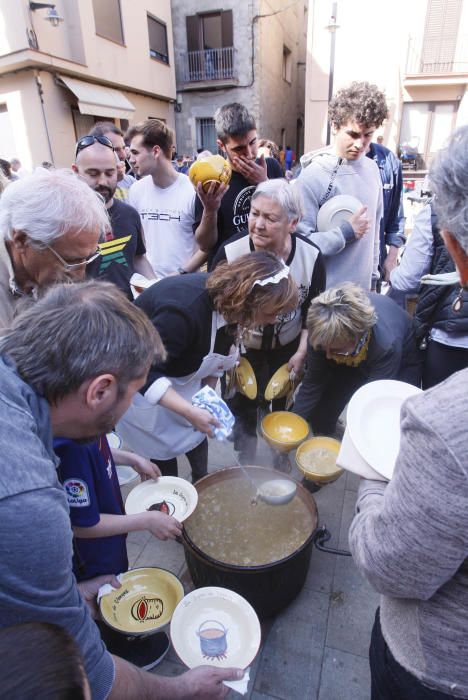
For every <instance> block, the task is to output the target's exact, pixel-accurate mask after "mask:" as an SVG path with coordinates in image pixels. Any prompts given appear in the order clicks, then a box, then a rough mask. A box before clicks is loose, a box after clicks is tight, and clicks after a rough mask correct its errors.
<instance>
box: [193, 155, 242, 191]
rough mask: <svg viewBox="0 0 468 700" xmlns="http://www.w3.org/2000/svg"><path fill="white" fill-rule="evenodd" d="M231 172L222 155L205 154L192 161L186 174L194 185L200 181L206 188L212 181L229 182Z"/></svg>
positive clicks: (205, 188)
mask: <svg viewBox="0 0 468 700" xmlns="http://www.w3.org/2000/svg"><path fill="white" fill-rule="evenodd" d="M231 173H232V171H231V166H230V165H229V163H228V161H227V160H225V158H223V156H207V157H206V158H202V159H201V160H196V161H195V163H192V165H191V166H190V170H189V172H188V176H189V178H190V180H191V182H192V185H193V186H194V187H196V186H197V185H198V183H199V182H201V183H202V185H203V189H204V190H207V189H208V187H209V186H210V184H211V183H212V182H224V183H225V184H226V185H227V184H229V181H230V180H231Z"/></svg>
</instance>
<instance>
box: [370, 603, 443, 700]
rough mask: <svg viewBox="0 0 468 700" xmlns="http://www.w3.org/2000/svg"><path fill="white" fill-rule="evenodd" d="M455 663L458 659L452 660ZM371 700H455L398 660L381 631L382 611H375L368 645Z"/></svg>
mask: <svg viewBox="0 0 468 700" xmlns="http://www.w3.org/2000/svg"><path fill="white" fill-rule="evenodd" d="M453 661H454V663H456V659H454V660H453ZM369 662H370V669H371V700H455V696H454V695H446V693H442V692H440V691H438V690H431V688H428V687H427V686H425V685H423V684H422V683H421V681H419V680H418V679H417V678H416V676H413V674H412V673H409V672H408V671H406V670H405V669H404V668H403V666H400V664H399V663H398V662H397V661H395V659H394V658H393V656H392V653H391V651H390V649H389V648H388V646H387V643H386V641H385V639H384V637H383V634H382V628H381V626H380V612H379V610H377V612H376V614H375V622H374V627H373V629H372V637H371V643H370V647H369Z"/></svg>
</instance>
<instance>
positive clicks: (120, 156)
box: [89, 122, 135, 201]
mask: <svg viewBox="0 0 468 700" xmlns="http://www.w3.org/2000/svg"><path fill="white" fill-rule="evenodd" d="M89 136H106V137H107V138H108V139H109V141H110V142H111V143H112V145H113V147H114V152H115V155H116V156H117V187H116V188H115V194H114V197H115V198H116V199H123V200H124V201H126V200H128V192H129V190H130V187H131V186H132V185H133V183H134V182H135V178H134V177H133V175H131V174H130V173H129V172H127V171H128V170H129V168H130V165H129V163H128V161H127V151H126V147H125V141H124V137H123V131H121V130H120V129H119V128H118V127H117V126H116V125H115V124H114V123H113V122H96V124H95V125H94V127H93V128H92V129H91V131H90V132H89Z"/></svg>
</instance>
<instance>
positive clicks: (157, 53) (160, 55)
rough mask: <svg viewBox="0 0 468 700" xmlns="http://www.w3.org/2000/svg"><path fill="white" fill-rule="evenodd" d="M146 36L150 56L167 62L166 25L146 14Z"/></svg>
mask: <svg viewBox="0 0 468 700" xmlns="http://www.w3.org/2000/svg"><path fill="white" fill-rule="evenodd" d="M148 36H149V46H150V56H151V58H156V59H157V60H158V61H162V62H163V63H167V64H169V54H168V51H167V30H166V25H165V24H163V23H162V22H159V21H158V20H157V19H155V18H154V17H151V16H150V15H148Z"/></svg>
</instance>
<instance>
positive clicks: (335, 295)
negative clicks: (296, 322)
mask: <svg viewBox="0 0 468 700" xmlns="http://www.w3.org/2000/svg"><path fill="white" fill-rule="evenodd" d="M307 329H308V331H309V347H308V353H307V369H306V373H305V376H304V380H303V382H302V384H301V386H300V388H299V391H298V393H297V396H296V400H295V403H294V408H293V411H294V413H298V414H299V415H300V416H302V417H303V418H305V419H306V420H307V421H309V423H310V424H311V426H312V430H313V431H314V433H316V434H317V433H318V434H323V435H333V433H334V432H335V429H336V424H337V421H338V418H339V416H340V414H341V412H342V411H343V410H344V408H345V406H346V404H347V403H348V401H349V400H350V398H351V396H352V395H353V394H354V392H355V391H356V389H358V388H359V387H360V386H362V385H363V384H367V383H368V382H372V381H375V380H376V379H398V380H400V381H403V382H409V383H410V384H414V385H415V386H419V382H420V379H421V369H420V358H419V352H418V348H417V346H416V340H415V337H414V332H413V328H412V324H411V318H410V316H409V315H408V314H407V313H406V311H403V309H401V308H400V307H399V306H398V305H397V304H395V302H394V301H392V300H391V299H387V297H386V296H383V295H380V294H375V293H371V292H365V291H364V290H363V289H361V288H360V287H358V286H357V285H355V284H351V283H350V282H347V283H344V284H342V285H340V286H339V287H333V288H331V289H328V290H327V291H326V292H324V293H323V294H320V295H319V296H318V297H315V299H312V302H311V305H310V309H309V314H308V316H307Z"/></svg>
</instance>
